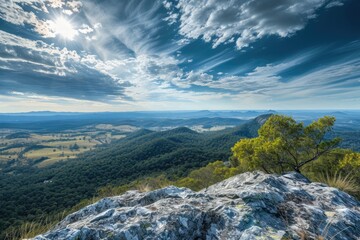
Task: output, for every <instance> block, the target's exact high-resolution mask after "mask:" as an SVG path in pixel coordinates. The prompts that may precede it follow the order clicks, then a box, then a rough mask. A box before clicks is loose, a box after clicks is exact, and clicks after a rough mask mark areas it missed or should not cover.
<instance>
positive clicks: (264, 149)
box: [232, 115, 340, 173]
mask: <svg viewBox="0 0 360 240" xmlns="http://www.w3.org/2000/svg"><path fill="white" fill-rule="evenodd" d="M334 123H335V118H334V117H329V116H325V117H322V118H320V119H318V120H317V121H314V122H312V123H311V124H309V125H307V126H305V125H304V123H298V122H296V121H295V120H294V119H293V118H291V117H287V116H281V115H273V116H271V117H270V118H269V119H268V120H267V121H266V123H265V124H264V125H263V126H262V127H261V128H260V129H259V131H258V135H259V136H258V137H256V138H252V139H242V140H240V141H239V142H237V143H236V144H235V146H234V147H233V148H232V151H233V155H234V157H235V158H237V159H238V161H239V163H240V164H241V165H242V166H243V167H245V168H247V169H248V170H251V169H259V168H260V169H262V170H264V171H265V172H267V173H270V172H277V173H282V172H285V171H290V170H291V171H296V172H300V169H301V168H302V167H303V166H304V165H306V164H308V163H310V162H313V161H315V160H316V159H318V158H319V157H320V156H322V155H323V154H325V153H327V152H329V151H330V150H332V149H333V148H335V147H336V146H337V145H338V144H339V143H340V139H339V138H333V139H327V138H326V134H327V133H328V132H330V131H331V130H332V127H333V125H334Z"/></svg>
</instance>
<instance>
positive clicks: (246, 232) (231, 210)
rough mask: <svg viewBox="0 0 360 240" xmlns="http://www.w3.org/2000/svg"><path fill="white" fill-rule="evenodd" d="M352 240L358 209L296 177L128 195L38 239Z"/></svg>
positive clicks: (359, 228)
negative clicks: (302, 239) (303, 239)
mask: <svg viewBox="0 0 360 240" xmlns="http://www.w3.org/2000/svg"><path fill="white" fill-rule="evenodd" d="M301 235H303V236H306V239H317V238H318V237H320V236H322V237H324V238H325V239H341V240H342V239H344V240H345V239H360V203H359V202H358V201H356V200H355V199H354V198H353V197H351V196H350V195H348V194H346V193H344V192H341V191H339V190H337V189H335V188H330V187H327V186H326V185H324V184H320V183H311V182H309V181H308V180H307V179H306V178H304V177H303V176H302V175H300V174H297V173H289V174H286V175H283V176H277V175H269V174H264V173H261V172H252V173H244V174H240V175H237V176H235V177H232V178H229V179H227V180H225V181H223V182H220V183H218V184H215V185H213V186H211V187H209V188H207V189H204V190H202V191H200V192H193V191H191V190H189V189H186V188H177V187H173V186H170V187H167V188H164V189H159V190H156V191H152V192H147V193H140V192H137V191H129V192H127V193H125V194H123V195H121V196H117V197H111V198H105V199H102V200H100V201H99V202H97V203H95V204H92V205H89V206H87V207H85V208H83V209H81V210H80V211H78V212H75V213H73V214H71V215H69V216H67V217H66V218H65V219H64V220H63V221H62V222H60V223H59V224H58V226H57V227H56V228H55V229H53V230H51V231H49V232H47V233H45V234H43V235H40V236H37V237H36V238H34V239H35V240H43V239H73V240H80V239H81V240H82V239H84V240H85V239H127V240H130V239H132V240H135V239H207V240H212V239H245V240H246V239H249V240H250V239H300V236H301Z"/></svg>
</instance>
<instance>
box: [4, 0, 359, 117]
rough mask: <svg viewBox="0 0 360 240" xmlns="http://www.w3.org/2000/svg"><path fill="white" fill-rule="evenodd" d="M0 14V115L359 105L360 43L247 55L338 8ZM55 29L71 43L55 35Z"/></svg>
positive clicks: (318, 2)
mask: <svg viewBox="0 0 360 240" xmlns="http://www.w3.org/2000/svg"><path fill="white" fill-rule="evenodd" d="M0 3H1V4H0V23H1V25H0V101H2V102H6V105H4V106H2V108H1V107H0V111H6V109H22V107H21V106H23V105H24V104H25V105H27V104H29V106H30V105H31V107H32V108H34V109H37V110H40V109H46V106H48V108H51V109H52V108H54V109H58V108H61V107H62V106H66V107H67V108H68V109H71V110H74V109H77V107H76V105H78V106H81V107H78V108H79V110H85V109H86V110H93V111H98V110H100V111H103V110H140V109H149V110H154V109H191V108H203V109H204V108H207V109H214V108H219V109H221V108H225V109H231V108H239V107H242V108H244V107H245V108H275V107H276V106H278V107H283V106H286V103H289V102H294V106H298V105H299V104H301V102H303V103H304V106H306V104H307V102H310V103H311V102H312V101H311V99H313V100H314V99H317V98H318V96H322V99H318V102H319V104H320V105H321V106H322V105H326V104H328V105H329V103H326V101H325V100H326V99H327V100H329V102H331V101H332V103H334V102H336V103H339V104H340V102H342V101H349V102H350V101H355V102H356V101H357V99H358V97H356V91H357V90H360V80H359V75H360V74H359V73H360V68H359V65H360V59H359V57H358V56H360V50H359V49H360V42H359V41H356V40H354V39H351V38H349V39H346V40H344V39H345V38H344V36H341V37H342V38H341V44H339V43H338V40H337V39H335V37H334V39H335V40H332V42H330V40H329V43H328V42H326V43H319V44H318V45H314V46H306V47H303V46H301V45H300V46H296V49H295V50H293V51H291V52H285V51H287V50H284V51H282V50H281V49H279V53H280V54H277V53H276V52H275V53H274V52H271V51H268V50H266V49H267V47H268V46H265V45H264V46H261V47H258V48H257V49H256V48H252V47H251V48H250V47H249V48H247V49H246V51H245V50H244V49H243V48H245V47H247V46H251V45H252V44H253V43H255V42H258V41H259V40H260V39H262V38H266V37H268V36H277V37H287V38H286V39H289V40H291V39H293V38H296V37H297V35H298V33H300V32H301V30H302V29H304V28H305V26H306V25H307V24H311V22H315V21H311V19H315V18H319V16H320V15H321V13H322V12H323V11H325V12H326V11H333V10H337V9H341V6H344V5H346V2H345V1H340V0H337V1H331V0H304V1H295V0H267V1H263V0H226V1H215V0H209V1H199V0H179V1H171V2H170V1H167V0H165V1H164V0H158V1H148V0H129V1H117V0H109V1H102V2H99V1H95V0H89V1H76V0H45V1H42V0H28V1H20V0H11V1H10V0H0ZM59 19H60V20H61V21H60V22H63V23H66V24H68V25H69V26H68V28H69V30H71V35H72V36H73V37H72V38H68V39H64V36H61V34H60V33H59V32H61V31H64V29H59V27H61V26H58V25H59V24H58V23H59ZM318 29H319V30H320V31H319V32H320V33H321V30H322V29H321V28H319V27H318ZM350 30H351V29H350ZM350 30H349V31H350ZM65 34H66V29H65ZM204 40H205V42H208V43H211V44H208V43H204ZM277 40H278V39H277V38H273V39H272V40H271V41H269V42H270V44H271V43H276V42H277ZM300 40H301V39H300ZM259 42H260V41H259ZM298 42H299V43H301V41H298ZM234 46H236V47H237V48H238V50H236V49H234ZM269 48H271V47H269ZM338 96H341V99H342V101H335V100H334V99H335V98H336V97H338ZM37 104H38V105H37ZM270 104H272V105H270ZM357 104H358V106H360V102H359V103H357ZM320 105H319V106H320ZM310 106H311V105H310Z"/></svg>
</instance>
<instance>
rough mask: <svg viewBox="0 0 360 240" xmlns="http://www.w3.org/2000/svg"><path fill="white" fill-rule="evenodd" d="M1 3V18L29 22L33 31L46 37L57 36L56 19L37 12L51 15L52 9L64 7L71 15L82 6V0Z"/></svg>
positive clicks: (15, 21)
mask: <svg viewBox="0 0 360 240" xmlns="http://www.w3.org/2000/svg"><path fill="white" fill-rule="evenodd" d="M0 3H1V4H0V18H1V19H3V20H4V21H6V22H9V23H12V24H15V25H22V26H23V25H25V24H28V25H30V26H31V27H32V30H33V31H35V32H36V33H38V34H40V35H41V36H42V37H45V38H54V37H55V36H56V32H55V29H54V21H53V20H51V19H47V20H44V19H42V18H39V17H38V13H36V14H35V12H40V13H43V14H45V15H48V16H49V12H50V11H49V10H50V9H57V8H63V12H64V13H65V14H67V15H71V14H72V13H74V12H79V11H80V8H81V6H82V3H81V2H80V1H73V0H68V1H66V0H45V1H42V0H27V1H21V0H1V1H0ZM65 7H66V8H65ZM25 9H26V10H25Z"/></svg>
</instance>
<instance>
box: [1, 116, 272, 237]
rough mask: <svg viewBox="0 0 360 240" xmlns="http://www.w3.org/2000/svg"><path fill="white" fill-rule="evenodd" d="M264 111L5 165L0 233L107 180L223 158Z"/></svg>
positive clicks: (251, 132) (172, 171)
mask: <svg viewBox="0 0 360 240" xmlns="http://www.w3.org/2000/svg"><path fill="white" fill-rule="evenodd" d="M269 116H270V115H265V116H259V117H258V118H255V119H253V120H250V121H248V122H246V123H245V124H242V125H240V126H238V127H235V128H231V129H225V130H223V131H217V132H206V133H201V134H200V133H197V132H195V131H192V130H190V129H188V128H185V127H181V128H176V129H172V130H169V131H162V132H154V131H150V130H140V131H138V132H135V133H132V134H130V135H129V136H127V137H126V138H123V139H120V140H118V141H117V142H115V143H112V144H110V145H107V146H106V147H103V148H99V149H97V150H93V151H89V152H87V153H85V154H83V155H81V156H79V157H78V158H77V159H69V160H67V161H64V162H58V163H54V164H52V165H51V166H48V167H44V168H41V169H38V168H35V167H23V168H21V167H19V168H16V169H9V170H8V173H6V174H5V173H1V174H0V198H1V199H2V200H1V201H0V223H1V224H0V228H1V229H0V232H1V231H3V230H4V229H5V228H6V227H8V226H9V225H13V224H15V223H16V221H19V220H31V219H34V218H35V217H36V216H39V215H42V214H49V213H53V212H54V211H62V210H64V209H67V208H70V207H72V206H74V205H75V204H77V203H78V202H79V201H80V200H82V199H87V198H91V197H92V196H94V195H95V194H96V190H97V189H98V188H99V187H101V186H105V185H107V184H116V185H121V184H126V183H128V182H130V181H133V180H135V179H138V178H142V177H146V176H152V175H158V174H164V175H166V176H167V177H168V178H170V179H174V178H179V177H183V176H186V175H187V173H188V172H189V171H191V170H193V169H196V168H199V167H203V166H205V165H206V164H207V163H209V162H213V161H215V160H224V161H227V160H228V158H229V157H230V155H231V152H230V148H231V147H232V146H233V145H234V144H235V143H236V142H237V141H239V139H241V138H244V137H246V138H249V137H255V136H256V135H257V130H258V129H259V127H260V126H261V124H262V123H263V122H264V119H266V118H268V117H269ZM0 237H1V236H0Z"/></svg>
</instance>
